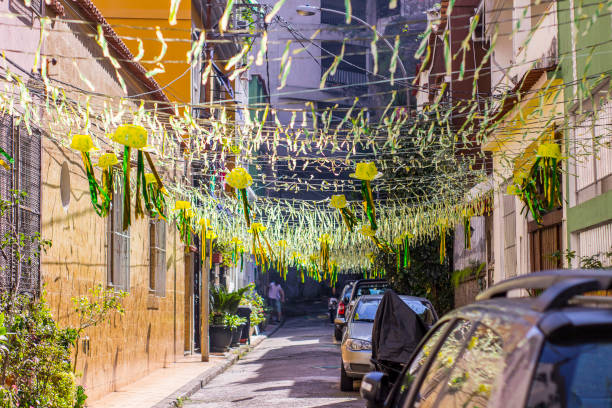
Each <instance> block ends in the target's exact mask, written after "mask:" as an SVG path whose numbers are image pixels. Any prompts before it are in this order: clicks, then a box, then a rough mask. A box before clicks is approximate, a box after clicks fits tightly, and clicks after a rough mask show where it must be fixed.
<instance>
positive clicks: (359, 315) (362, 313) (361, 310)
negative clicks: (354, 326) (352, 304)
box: [353, 299, 380, 322]
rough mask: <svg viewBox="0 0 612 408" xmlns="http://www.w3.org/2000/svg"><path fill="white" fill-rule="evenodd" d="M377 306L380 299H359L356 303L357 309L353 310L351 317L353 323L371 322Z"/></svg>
mask: <svg viewBox="0 0 612 408" xmlns="http://www.w3.org/2000/svg"><path fill="white" fill-rule="evenodd" d="M379 304H380V299H361V300H360V301H359V302H358V303H357V308H356V309H355V314H354V315H353V321H356V322H373V321H374V317H375V316H376V310H378V305H379Z"/></svg>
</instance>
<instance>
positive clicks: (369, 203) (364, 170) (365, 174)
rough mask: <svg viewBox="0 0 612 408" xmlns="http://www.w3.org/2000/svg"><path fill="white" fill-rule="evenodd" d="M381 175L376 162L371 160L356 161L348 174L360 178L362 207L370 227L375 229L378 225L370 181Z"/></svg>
mask: <svg viewBox="0 0 612 408" xmlns="http://www.w3.org/2000/svg"><path fill="white" fill-rule="evenodd" d="M381 176H382V173H380V172H379V171H378V169H377V168H376V164H374V163H373V162H369V163H357V167H356V169H355V172H354V173H352V174H351V175H350V177H352V178H356V179H358V180H361V195H362V196H363V202H364V208H365V213H366V216H367V217H368V220H370V227H371V228H372V230H374V231H376V230H377V229H378V225H377V224H376V210H375V208H374V197H373V196H372V186H371V185H370V183H371V182H372V181H373V180H375V179H377V178H380V177H381Z"/></svg>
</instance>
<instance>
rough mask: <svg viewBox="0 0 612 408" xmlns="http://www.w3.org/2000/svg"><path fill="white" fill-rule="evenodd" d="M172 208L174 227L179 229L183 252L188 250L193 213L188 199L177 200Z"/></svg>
mask: <svg viewBox="0 0 612 408" xmlns="http://www.w3.org/2000/svg"><path fill="white" fill-rule="evenodd" d="M172 210H173V211H174V213H175V217H176V227H177V229H178V230H179V233H180V237H181V241H182V242H183V244H184V245H185V252H189V247H190V246H191V239H192V233H193V227H192V225H191V223H192V221H193V220H192V219H193V217H194V215H195V213H194V212H193V209H192V208H191V203H190V202H189V201H184V200H177V201H176V202H175V203H174V208H173V209H172Z"/></svg>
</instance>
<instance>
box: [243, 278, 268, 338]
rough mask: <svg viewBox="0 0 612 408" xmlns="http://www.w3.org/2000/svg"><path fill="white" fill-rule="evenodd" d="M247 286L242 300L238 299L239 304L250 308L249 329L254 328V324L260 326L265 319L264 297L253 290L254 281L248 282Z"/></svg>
mask: <svg viewBox="0 0 612 408" xmlns="http://www.w3.org/2000/svg"><path fill="white" fill-rule="evenodd" d="M247 288H248V290H247V291H246V292H245V294H244V296H243V297H242V300H241V301H240V306H245V307H248V308H250V309H251V316H250V321H251V330H254V328H255V327H256V326H261V325H262V324H263V322H264V320H265V319H266V315H265V310H264V299H263V297H261V296H260V295H259V293H257V291H256V290H255V284H254V283H251V284H249V285H248V286H247ZM262 330H263V328H262ZM252 334H253V333H249V335H252Z"/></svg>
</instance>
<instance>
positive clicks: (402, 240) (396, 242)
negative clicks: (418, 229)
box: [393, 237, 404, 245]
mask: <svg viewBox="0 0 612 408" xmlns="http://www.w3.org/2000/svg"><path fill="white" fill-rule="evenodd" d="M402 242H404V239H403V238H402V237H395V238H394V239H393V243H394V244H395V245H401V244H402Z"/></svg>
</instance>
